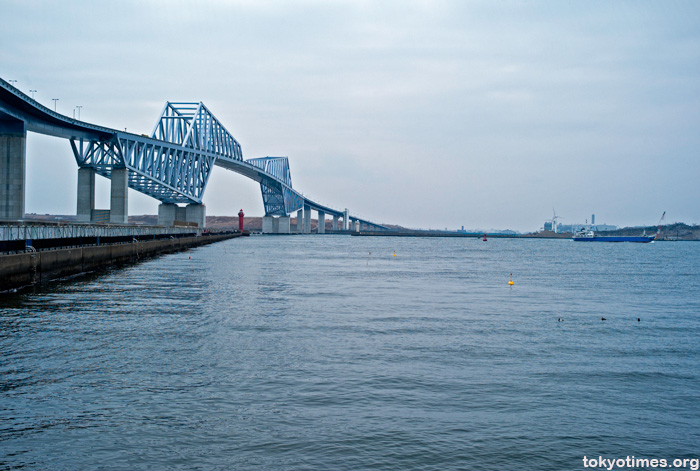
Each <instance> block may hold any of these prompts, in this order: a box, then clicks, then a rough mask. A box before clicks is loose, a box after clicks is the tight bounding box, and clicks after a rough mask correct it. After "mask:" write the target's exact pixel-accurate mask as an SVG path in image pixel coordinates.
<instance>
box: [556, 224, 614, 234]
mask: <svg viewBox="0 0 700 471" xmlns="http://www.w3.org/2000/svg"><path fill="white" fill-rule="evenodd" d="M581 229H590V230H592V231H614V230H617V226H611V225H610V224H597V225H595V224H584V223H581V224H557V232H578V231H580V230H581Z"/></svg>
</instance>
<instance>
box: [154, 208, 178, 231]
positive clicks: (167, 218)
mask: <svg viewBox="0 0 700 471" xmlns="http://www.w3.org/2000/svg"><path fill="white" fill-rule="evenodd" d="M176 219H177V205H176V204H175V203H161V204H159V205H158V225H159V226H165V227H171V226H172V225H173V224H174V223H175V220H176Z"/></svg>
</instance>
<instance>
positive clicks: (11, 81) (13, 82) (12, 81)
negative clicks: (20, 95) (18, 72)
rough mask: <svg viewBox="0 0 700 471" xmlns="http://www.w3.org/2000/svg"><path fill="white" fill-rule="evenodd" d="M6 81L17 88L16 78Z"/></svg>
mask: <svg viewBox="0 0 700 471" xmlns="http://www.w3.org/2000/svg"><path fill="white" fill-rule="evenodd" d="M8 82H10V83H11V84H12V86H13V87H15V88H17V85H15V84H16V83H17V80H8Z"/></svg>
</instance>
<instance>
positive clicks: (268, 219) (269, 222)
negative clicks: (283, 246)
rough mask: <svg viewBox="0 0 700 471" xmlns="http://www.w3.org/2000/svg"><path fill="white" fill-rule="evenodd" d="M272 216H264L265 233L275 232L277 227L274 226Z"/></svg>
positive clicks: (263, 231) (263, 228)
mask: <svg viewBox="0 0 700 471" xmlns="http://www.w3.org/2000/svg"><path fill="white" fill-rule="evenodd" d="M273 219H274V218H273V217H272V216H263V218H262V233H263V234H274V232H275V228H274V226H273Z"/></svg>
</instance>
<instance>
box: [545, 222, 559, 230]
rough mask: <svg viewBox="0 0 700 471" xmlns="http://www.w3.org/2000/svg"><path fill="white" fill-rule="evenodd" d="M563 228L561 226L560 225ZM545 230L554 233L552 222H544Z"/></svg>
mask: <svg viewBox="0 0 700 471" xmlns="http://www.w3.org/2000/svg"><path fill="white" fill-rule="evenodd" d="M559 226H561V224H559ZM544 230H545V231H553V230H554V229H553V228H552V221H545V222H544Z"/></svg>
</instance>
